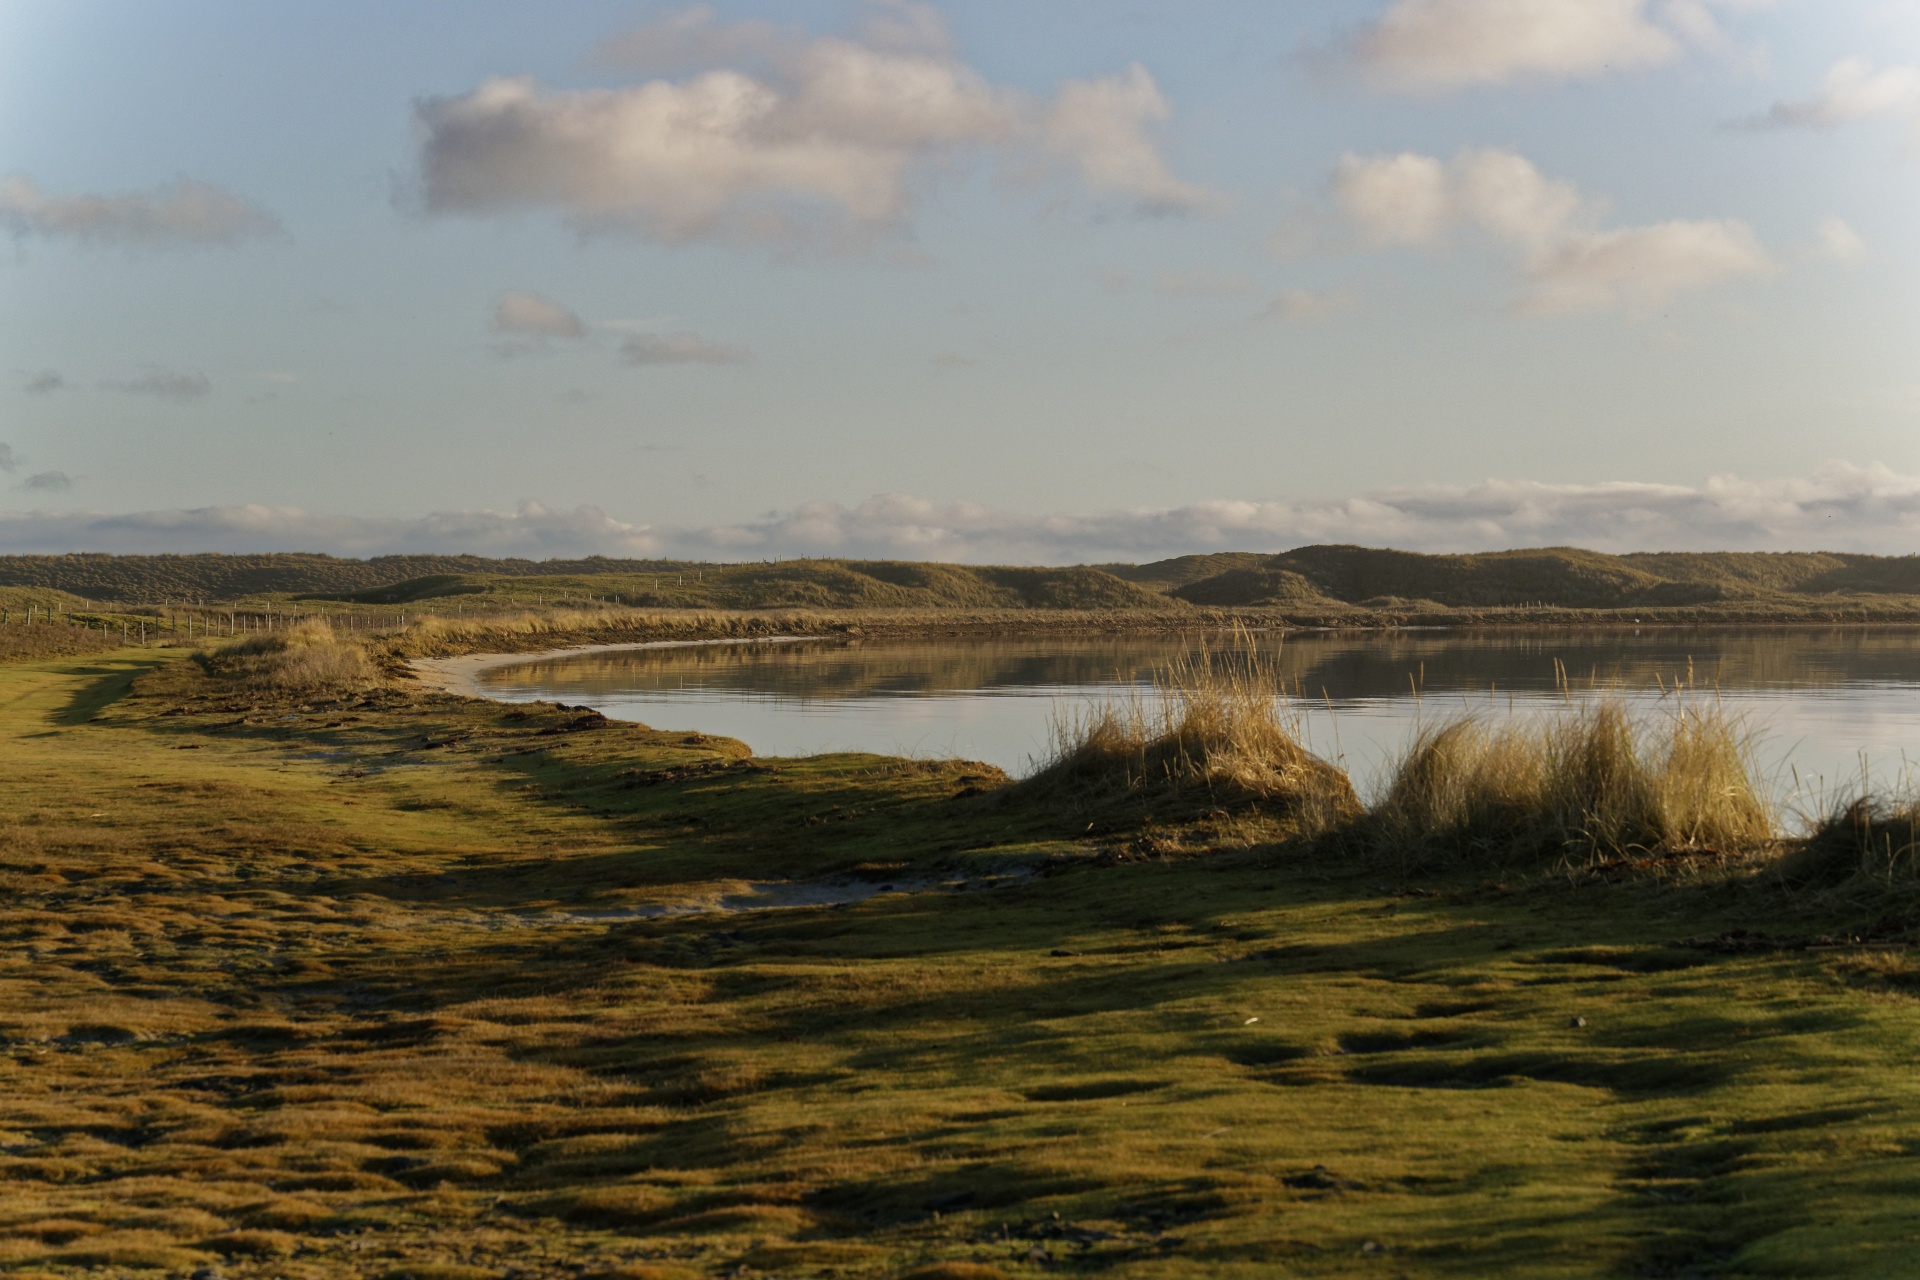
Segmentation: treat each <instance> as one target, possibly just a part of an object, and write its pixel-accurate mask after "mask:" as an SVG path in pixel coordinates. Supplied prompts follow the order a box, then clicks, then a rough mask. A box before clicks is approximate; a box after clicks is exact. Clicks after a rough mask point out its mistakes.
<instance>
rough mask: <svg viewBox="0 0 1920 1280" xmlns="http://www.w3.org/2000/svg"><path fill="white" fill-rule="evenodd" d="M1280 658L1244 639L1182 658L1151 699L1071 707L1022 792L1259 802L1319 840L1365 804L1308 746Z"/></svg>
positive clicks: (1096, 798) (1094, 798)
mask: <svg viewBox="0 0 1920 1280" xmlns="http://www.w3.org/2000/svg"><path fill="white" fill-rule="evenodd" d="M1288 706H1289V704H1288V702H1287V700H1286V699H1285V697H1284V696H1283V695H1282V693H1281V691H1280V688H1279V681H1278V677H1277V675H1276V674H1275V672H1274V670H1273V667H1272V664H1271V663H1270V662H1269V661H1268V660H1267V659H1265V658H1263V657H1262V656H1261V655H1260V654H1259V653H1258V652H1257V651H1255V650H1254V648H1253V647H1252V646H1251V645H1250V644H1248V643H1245V640H1244V637H1243V638H1242V643H1241V644H1239V645H1238V646H1237V647H1235V648H1232V649H1229V650H1228V651H1227V652H1225V653H1223V654H1215V653H1212V652H1210V651H1209V650H1208V649H1207V648H1206V647H1204V646H1201V647H1197V648H1194V649H1190V650H1188V651H1187V652H1186V653H1185V655H1184V656H1182V657H1180V658H1177V659H1175V660H1174V661H1173V662H1172V663H1170V664H1169V665H1168V666H1167V667H1166V668H1165V669H1164V670H1163V671H1161V672H1160V673H1159V674H1158V675H1157V676H1156V679H1155V687H1154V689H1153V691H1152V694H1151V695H1150V696H1135V697H1132V698H1130V699H1126V700H1123V701H1112V700H1109V701H1106V702H1103V703H1099V704H1097V705H1093V706H1089V707H1082V708H1079V709H1076V710H1069V711H1066V712H1063V713H1062V715H1061V716H1060V717H1058V718H1057V719H1056V720H1055V723H1054V726H1053V744H1052V750H1051V754H1050V757H1049V759H1048V760H1047V761H1046V763H1044V764H1043V765H1042V766H1041V767H1040V768H1039V769H1038V770H1037V771H1036V772H1035V773H1034V775H1033V776H1032V777H1031V778H1030V779H1028V780H1027V781H1026V782H1024V783H1023V784H1022V786H1021V790H1022V791H1024V792H1026V793H1028V794H1032V795H1036V796H1041V797H1050V796H1065V797H1067V798H1069V799H1074V800H1078V801H1081V802H1083V803H1095V804H1097V803H1100V802H1102V801H1111V800H1113V799H1119V798H1139V799H1161V798H1166V799H1171V798H1185V799H1187V800H1188V801H1190V802H1198V803H1203V804H1236V803H1238V804H1244V803H1247V802H1254V803H1257V804H1259V805H1261V806H1262V807H1263V808H1265V809H1267V810H1269V811H1272V812H1277V813H1279V814H1282V815H1284V816H1285V817H1286V818H1287V819H1288V831H1289V832H1290V833H1291V834H1293V835H1296V836H1301V837H1311V836H1316V835H1320V834H1323V833H1325V832H1328V831H1332V830H1335V829H1337V828H1339V827H1340V826H1342V825H1343V824H1346V823H1349V822H1351V821H1352V820H1353V819H1354V818H1356V817H1357V816H1358V815H1359V813H1360V802H1359V798H1358V796H1356V795H1355V793H1354V789H1353V783H1352V782H1351V781H1350V780H1349V779H1348V777H1347V775H1346V774H1345V773H1344V772H1342V771H1341V770H1339V769H1337V768H1335V767H1334V766H1333V765H1331V764H1329V763H1328V762H1327V761H1325V760H1323V759H1321V758H1320V757H1319V756H1316V755H1314V754H1313V753H1312V752H1311V751H1309V750H1308V749H1307V748H1306V747H1305V746H1304V745H1303V744H1302V743H1301V741H1300V735H1299V733H1298V732H1297V726H1296V724H1295V723H1294V722H1293V719H1292V716H1291V714H1290V712H1289V710H1288Z"/></svg>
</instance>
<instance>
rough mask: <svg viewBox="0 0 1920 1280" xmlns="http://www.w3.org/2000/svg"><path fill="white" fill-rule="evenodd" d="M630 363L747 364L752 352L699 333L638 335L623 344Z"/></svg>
mask: <svg viewBox="0 0 1920 1280" xmlns="http://www.w3.org/2000/svg"><path fill="white" fill-rule="evenodd" d="M620 358H621V359H622V360H624V361H626V362H627V363H628V364H641V365H646V364H745V363H747V362H748V361H749V360H752V359H753V352H751V351H749V350H748V349H747V348H745V347H736V346H734V345H732V344H731V343H726V342H715V341H714V340H713V339H711V338H703V337H701V336H700V335H699V334H697V333H642V334H635V335H634V336H633V337H631V338H628V339H627V340H626V341H625V342H622V343H621V344H620Z"/></svg>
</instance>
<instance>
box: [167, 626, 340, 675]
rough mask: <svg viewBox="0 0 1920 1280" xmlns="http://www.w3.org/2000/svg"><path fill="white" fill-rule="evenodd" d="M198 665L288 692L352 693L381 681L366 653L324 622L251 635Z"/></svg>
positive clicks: (205, 655)
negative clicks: (377, 680)
mask: <svg viewBox="0 0 1920 1280" xmlns="http://www.w3.org/2000/svg"><path fill="white" fill-rule="evenodd" d="M194 659H195V661H197V662H198V663H199V664H200V666H201V667H202V669H204V670H205V671H206V672H207V673H208V674H209V675H212V676H216V677H220V678H223V679H227V680H232V681H235V682H237V683H240V684H243V685H247V686H250V687H253V688H263V689H279V690H284V691H287V692H323V691H337V692H348V691H351V690H354V689H357V688H361V687H364V686H366V685H368V684H371V683H372V682H373V680H374V678H375V673H374V667H373V664H372V663H371V662H369V661H368V660H367V653H366V650H365V649H364V648H362V647H361V646H360V645H359V644H358V643H356V642H355V641H353V640H352V639H350V638H347V637H345V636H343V635H341V634H340V633H338V632H336V631H335V630H334V629H333V628H332V627H329V626H328V625H327V624H325V623H324V622H309V623H303V624H302V625H300V626H297V627H290V628H288V629H287V630H284V631H270V632H265V633H261V634H255V635H251V636H248V637H247V638H246V639H244V640H239V641H236V642H235V643H233V644H228V645H222V646H220V647H219V648H216V649H204V650H202V651H200V652H199V653H196V654H195V655H194Z"/></svg>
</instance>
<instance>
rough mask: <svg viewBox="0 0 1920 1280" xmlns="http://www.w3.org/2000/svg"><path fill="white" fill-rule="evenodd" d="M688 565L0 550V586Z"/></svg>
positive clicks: (150, 597)
mask: <svg viewBox="0 0 1920 1280" xmlns="http://www.w3.org/2000/svg"><path fill="white" fill-rule="evenodd" d="M681 567H686V568H692V567H693V566H692V564H691V562H688V561H675V560H608V559H605V558H603V557H599V556H594V557H589V558H588V559H585V560H513V559H510V560H494V559H488V558H487V557H485V556H429V555H418V556H375V557H374V558H372V559H371V560H352V559H342V558H339V557H336V556H324V555H313V554H308V553H305V552H275V553H273V554H270V555H247V556H229V555H217V554H213V553H207V554H202V555H162V556H113V555H104V554H92V553H88V554H82V555H65V556H0V586H5V587H47V588H53V589H57V590H61V591H70V592H72V593H74V594H75V595H80V596H85V597H87V598H88V599H90V600H145V601H157V600H168V599H170V600H177V601H192V602H198V603H205V602H209V601H215V600H235V599H239V598H242V597H245V596H259V595H298V594H302V593H321V592H353V591H367V590H372V589H374V588H378V587H387V586H392V585H393V584H394V583H397V582H406V581H408V580H409V579H413V578H422V577H426V576H428V575H431V574H475V573H484V574H491V575H496V576H502V577H530V576H535V575H552V574H602V573H659V572H665V571H668V570H671V569H675V568H681Z"/></svg>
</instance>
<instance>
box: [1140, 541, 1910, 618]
mask: <svg viewBox="0 0 1920 1280" xmlns="http://www.w3.org/2000/svg"><path fill="white" fill-rule="evenodd" d="M1202 560H1204V561H1206V562H1208V563H1204V564H1203V563H1200V561H1202ZM1254 560H1255V563H1252V564H1249V563H1248V557H1246V556H1244V555H1241V554H1227V555H1221V556H1210V557H1204V558H1202V557H1185V558H1183V561H1181V562H1178V563H1179V564H1180V572H1181V574H1182V576H1186V575H1192V574H1194V573H1195V571H1196V570H1200V569H1212V570H1213V571H1212V572H1211V573H1205V574H1200V575H1198V576H1187V579H1186V581H1185V582H1183V583H1182V584H1181V585H1179V586H1176V587H1174V588H1172V589H1171V591H1170V594H1171V595H1173V596H1174V597H1176V598H1178V599H1182V600H1186V601H1188V602H1190V603H1193V604H1204V605H1210V606H1214V607H1251V606H1277V607H1283V608H1295V609H1300V608H1312V607H1315V606H1330V605H1340V604H1345V605H1358V606H1366V607H1370V608H1376V609H1384V610H1389V611H1391V610H1394V609H1403V608H1411V607H1420V606H1424V605H1437V606H1440V607H1442V608H1448V609H1488V608H1507V609H1512V608H1525V607H1528V606H1538V607H1546V608H1555V609H1634V608H1666V607H1677V606H1700V605H1714V604H1725V603H1740V602H1747V603H1757V604H1764V603H1766V602H1768V601H1778V602H1780V603H1782V604H1804V603H1805V602H1807V601H1808V600H1809V599H1812V598H1818V597H1831V596H1884V595H1901V596H1908V595H1920V556H1898V557H1894V556H1865V555H1835V554H1826V553H1802V552H1792V553H1772V552H1714V553H1643V554H1635V555H1623V556H1614V555H1606V554H1603V553H1601V552H1597V551H1583V550H1580V549H1579V548H1575V547H1549V548H1544V549H1540V550H1526V551H1496V552H1487V553H1483V554H1478V555H1420V554H1417V553H1415V552H1410V551H1390V550H1380V549H1375V548H1371V547H1353V546H1314V547H1300V548H1298V549H1296V550H1293V551H1288V552H1283V553H1281V554H1279V555H1273V556H1261V557H1255V558H1254ZM1167 563H1169V564H1172V563H1175V562H1167ZM1158 568H1159V566H1155V565H1146V566H1141V567H1140V569H1139V570H1137V571H1136V573H1137V574H1141V575H1145V574H1148V573H1151V572H1153V571H1155V570H1157V569H1158ZM1136 580H1138V579H1137V578H1136Z"/></svg>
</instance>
